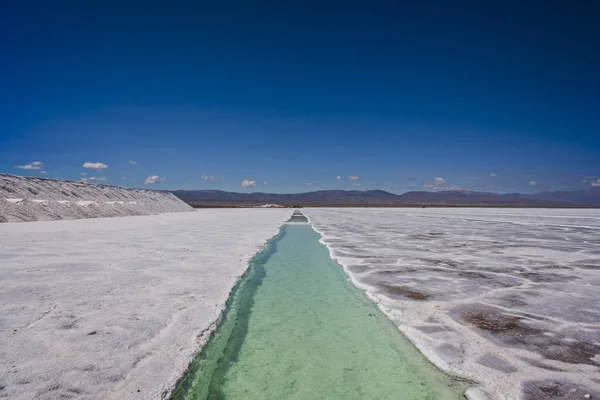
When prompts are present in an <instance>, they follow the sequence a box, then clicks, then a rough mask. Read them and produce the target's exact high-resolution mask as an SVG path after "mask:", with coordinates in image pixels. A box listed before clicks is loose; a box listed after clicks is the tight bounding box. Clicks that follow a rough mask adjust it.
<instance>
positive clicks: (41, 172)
mask: <svg viewBox="0 0 600 400" xmlns="http://www.w3.org/2000/svg"><path fill="white" fill-rule="evenodd" d="M47 173H48V171H40V174H42V175H46V174H47Z"/></svg>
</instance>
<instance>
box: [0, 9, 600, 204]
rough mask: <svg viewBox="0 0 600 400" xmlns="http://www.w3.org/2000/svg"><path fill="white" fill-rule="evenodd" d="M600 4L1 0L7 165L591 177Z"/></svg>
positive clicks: (476, 178)
mask: <svg viewBox="0 0 600 400" xmlns="http://www.w3.org/2000/svg"><path fill="white" fill-rule="evenodd" d="M126 3H129V5H124V4H126ZM159 3H160V4H159ZM215 3H219V5H215ZM322 3H329V5H327V4H322ZM397 3H404V4H402V5H399V4H397ZM483 3H485V4H483ZM492 3H493V4H492ZM550 3H551V4H550ZM586 3H589V4H588V5H586ZM594 3H595V4H594ZM599 11H600V10H599V6H598V2H583V1H575V2H567V1H564V2H541V1H540V2H528V1H510V0H507V1H500V2H481V1H472V2H470V1H454V2H447V1H440V2H428V1H414V2H396V1H394V2H392V1H390V2H377V1H374V2H361V3H358V2H357V3H353V2H322V1H320V2H317V1H315V2H312V1H293V2H290V1H284V2H281V1H272V2H253V1H245V2H234V1H225V2H212V1H211V2H205V4H203V2H189V3H187V4H186V2H183V1H179V2H156V5H155V4H154V2H132V1H130V2H128V1H102V2H95V1H60V0H57V1H27V0H18V1H17V0H6V1H4V2H3V3H2V11H1V12H0V55H1V59H2V61H1V62H0V172H5V173H13V174H24V175H37V176H40V175H41V176H47V177H55V178H61V179H74V180H79V179H81V178H82V177H84V176H83V175H80V174H82V173H86V174H87V175H86V176H85V177H86V178H89V177H94V178H106V181H104V182H108V183H113V184H124V185H130V186H138V187H153V188H167V189H179V188H185V189H193V188H198V189H201V188H217V189H223V190H240V191H258V190H260V191H280V192H291V191H305V190H309V189H310V190H316V189H326V188H358V189H374V188H380V189H385V190H389V191H393V192H404V191H407V190H415V189H423V188H424V189H427V190H432V189H433V190H435V189H438V190H439V189H444V188H466V189H473V190H494V191H500V192H512V191H521V192H530V191H539V190H545V189H559V188H586V187H590V186H591V184H592V183H591V182H596V179H600V73H599V71H600V24H598V18H599V16H600V12H599ZM130 160H133V161H135V162H136V163H137V164H135V165H133V164H130V163H129V161H130ZM34 161H39V162H41V163H42V164H43V166H40V165H38V164H34V165H31V163H32V162H34ZM85 162H92V163H97V162H100V163H103V164H105V165H107V166H108V168H105V169H92V168H83V167H82V166H83V164H84V163H85ZM27 164H30V167H33V168H38V167H39V168H41V169H22V168H16V166H25V165H27ZM41 171H44V172H46V174H41ZM490 174H493V175H496V176H490ZM152 175H158V176H159V177H161V178H160V179H158V180H163V179H164V182H162V183H160V184H147V185H146V184H144V181H145V180H146V178H148V177H149V176H152ZM202 176H204V177H205V178H204V179H203V178H202ZM338 176H339V177H340V179H336V178H337V177H338ZM351 176H352V177H358V179H354V180H353V179H351V178H349V177H351ZM210 177H212V178H210ZM586 177H587V178H586ZM122 178H125V179H122ZM436 178H437V179H436ZM244 180H247V181H249V182H252V181H253V182H254V183H255V184H256V186H254V187H242V186H241V183H242V182H243V181H244ZM584 180H585V182H584ZM96 181H97V180H96ZM265 182H266V183H265ZM359 185H360V186H359ZM598 185H600V180H599V181H598Z"/></svg>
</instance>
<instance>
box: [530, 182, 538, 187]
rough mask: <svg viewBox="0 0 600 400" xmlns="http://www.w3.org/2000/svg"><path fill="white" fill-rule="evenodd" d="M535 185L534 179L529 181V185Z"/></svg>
mask: <svg viewBox="0 0 600 400" xmlns="http://www.w3.org/2000/svg"><path fill="white" fill-rule="evenodd" d="M535 185H537V182H536V181H529V186H535Z"/></svg>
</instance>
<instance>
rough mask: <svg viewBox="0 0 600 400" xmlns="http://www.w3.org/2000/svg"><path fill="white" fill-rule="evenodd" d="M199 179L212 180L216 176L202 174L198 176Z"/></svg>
mask: <svg viewBox="0 0 600 400" xmlns="http://www.w3.org/2000/svg"><path fill="white" fill-rule="evenodd" d="M200 179H202V180H203V181H204V182H208V181H214V180H216V179H217V177H215V176H212V175H202V176H201V177H200Z"/></svg>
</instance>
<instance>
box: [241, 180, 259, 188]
mask: <svg viewBox="0 0 600 400" xmlns="http://www.w3.org/2000/svg"><path fill="white" fill-rule="evenodd" d="M242 186H243V187H254V186H256V181H253V180H249V179H244V181H243V182H242Z"/></svg>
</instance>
